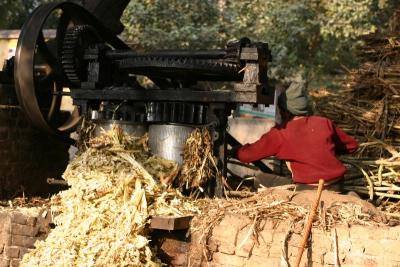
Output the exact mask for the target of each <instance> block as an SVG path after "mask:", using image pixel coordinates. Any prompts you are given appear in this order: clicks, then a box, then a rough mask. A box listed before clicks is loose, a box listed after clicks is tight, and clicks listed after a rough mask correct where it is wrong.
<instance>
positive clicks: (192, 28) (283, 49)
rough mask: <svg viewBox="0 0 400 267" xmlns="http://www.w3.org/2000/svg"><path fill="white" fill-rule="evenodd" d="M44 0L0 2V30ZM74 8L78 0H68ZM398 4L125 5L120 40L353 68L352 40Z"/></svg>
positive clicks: (253, 1) (257, 0)
mask: <svg viewBox="0 0 400 267" xmlns="http://www.w3.org/2000/svg"><path fill="white" fill-rule="evenodd" d="M43 2H50V0H0V29H6V28H20V27H21V25H22V23H23V21H24V20H25V19H26V17H27V16H28V14H29V13H30V12H31V11H32V10H33V8H34V7H35V6H37V5H38V4H40V3H43ZM75 2H78V1H76V0H75ZM398 7H400V0H132V1H131V2H130V4H129V5H128V7H127V9H126V10H125V13H124V15H123V18H122V21H123V23H124V24H125V27H126V29H125V31H124V32H123V37H124V38H125V39H126V40H127V41H128V42H130V43H132V44H134V45H135V46H136V47H141V48H143V49H163V48H215V47H223V46H224V45H225V43H226V42H227V41H228V40H230V39H234V38H236V39H238V38H240V37H243V36H247V37H249V38H251V39H253V40H257V41H265V42H268V43H269V44H270V47H271V49H272V53H273V64H272V66H273V67H274V68H273V69H274V73H275V75H276V76H278V77H282V76H289V75H291V74H292V73H293V72H298V71H301V72H302V73H303V74H306V75H307V74H315V73H320V72H323V73H335V72H337V71H338V70H340V69H341V66H342V65H344V66H346V67H353V66H354V65H355V64H357V60H356V58H355V56H354V53H353V50H354V47H355V45H357V43H358V40H357V38H358V37H359V36H360V35H363V34H366V33H369V32H372V31H375V30H376V29H377V28H384V27H385V24H386V23H387V21H388V18H389V16H390V15H391V13H392V12H393V11H394V10H395V8H398Z"/></svg>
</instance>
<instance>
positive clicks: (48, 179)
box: [47, 178, 68, 186]
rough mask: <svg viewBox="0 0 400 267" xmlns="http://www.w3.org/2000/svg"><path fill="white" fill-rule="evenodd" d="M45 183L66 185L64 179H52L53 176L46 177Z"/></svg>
mask: <svg viewBox="0 0 400 267" xmlns="http://www.w3.org/2000/svg"><path fill="white" fill-rule="evenodd" d="M47 183H48V184H51V185H64V186H68V183H67V181H65V180H59V179H54V178H47Z"/></svg>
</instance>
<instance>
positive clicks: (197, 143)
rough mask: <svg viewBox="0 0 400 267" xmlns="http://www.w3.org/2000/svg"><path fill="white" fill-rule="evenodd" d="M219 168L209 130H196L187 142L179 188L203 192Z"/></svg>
mask: <svg viewBox="0 0 400 267" xmlns="http://www.w3.org/2000/svg"><path fill="white" fill-rule="evenodd" d="M217 172H218V168H217V165H216V162H215V160H214V156H213V141H212V139H211V134H210V131H209V130H208V129H207V128H201V129H200V128H196V129H194V130H193V131H192V132H191V134H190V135H189V137H188V139H187V140H186V143H185V147H184V152H183V164H182V168H181V173H180V176H179V177H178V183H179V188H180V189H181V190H182V189H189V190H196V189H199V190H200V191H203V187H204V185H205V184H206V183H207V182H208V181H209V179H210V178H211V177H215V175H217Z"/></svg>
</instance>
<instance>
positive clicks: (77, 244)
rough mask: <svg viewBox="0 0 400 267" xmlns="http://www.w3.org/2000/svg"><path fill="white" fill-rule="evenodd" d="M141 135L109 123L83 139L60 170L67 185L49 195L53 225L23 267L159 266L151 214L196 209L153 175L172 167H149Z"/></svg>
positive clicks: (150, 161) (150, 160) (152, 160)
mask: <svg viewBox="0 0 400 267" xmlns="http://www.w3.org/2000/svg"><path fill="white" fill-rule="evenodd" d="M145 138H146V137H144V138H136V137H131V136H128V135H126V134H125V133H124V132H123V131H122V130H121V129H120V128H113V129H112V130H111V131H110V132H107V133H106V134H105V135H103V136H101V137H98V138H95V139H92V140H90V141H89V142H88V143H87V149H86V150H85V151H83V152H81V153H80V154H79V155H78V156H77V157H76V158H75V159H74V160H73V161H72V162H71V163H70V164H69V165H68V167H67V169H66V171H65V173H64V175H63V177H64V179H65V180H66V181H67V182H68V184H69V185H70V189H68V190H66V191H63V192H61V193H59V194H58V195H56V196H55V197H53V203H54V204H53V206H52V209H53V211H55V212H57V213H59V215H58V216H56V217H55V218H54V221H55V223H56V228H55V229H53V230H52V231H51V232H50V234H49V236H48V237H47V239H46V240H45V241H39V242H36V244H35V247H36V249H34V250H33V251H31V252H30V253H28V254H26V255H25V256H24V258H23V260H22V262H21V263H22V266H161V262H160V261H159V260H158V259H157V258H156V257H155V256H154V254H153V251H152V248H150V246H149V240H148V238H147V235H148V229H147V225H148V221H149V216H151V215H186V214H194V213H196V212H197V209H196V207H195V206H193V205H192V204H191V202H190V201H189V200H187V199H186V198H184V197H183V196H182V195H180V194H179V193H178V192H177V191H174V190H167V189H165V188H163V187H162V185H161V184H160V183H159V181H157V180H156V178H154V177H153V176H152V175H151V173H152V172H155V173H159V172H161V167H160V166H167V168H165V169H164V170H163V172H165V175H164V176H168V175H171V174H170V173H171V172H172V173H173V172H176V167H173V165H174V164H175V163H173V164H172V163H171V164H169V165H165V164H164V163H160V164H157V168H156V170H152V169H151V166H153V165H154V163H155V162H156V161H157V158H156V157H154V156H151V155H150V154H149V153H148V152H147V151H146V146H145V145H144V144H145ZM160 160H161V159H160ZM162 161H163V162H164V161H165V160H162Z"/></svg>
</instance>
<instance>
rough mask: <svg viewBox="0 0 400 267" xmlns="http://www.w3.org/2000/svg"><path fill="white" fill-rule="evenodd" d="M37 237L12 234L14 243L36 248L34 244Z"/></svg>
mask: <svg viewBox="0 0 400 267" xmlns="http://www.w3.org/2000/svg"><path fill="white" fill-rule="evenodd" d="M36 240H37V238H35V237H29V236H23V235H13V236H12V242H11V243H12V244H13V245H14V246H20V247H26V248H34V244H35V242H36Z"/></svg>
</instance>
